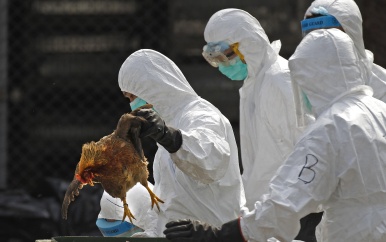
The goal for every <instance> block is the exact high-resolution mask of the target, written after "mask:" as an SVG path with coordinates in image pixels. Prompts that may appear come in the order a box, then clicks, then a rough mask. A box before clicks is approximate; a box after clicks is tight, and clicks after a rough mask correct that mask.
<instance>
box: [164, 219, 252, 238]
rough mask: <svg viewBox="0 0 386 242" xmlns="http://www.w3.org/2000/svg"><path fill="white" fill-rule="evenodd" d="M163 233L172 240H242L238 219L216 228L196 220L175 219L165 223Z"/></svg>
mask: <svg viewBox="0 0 386 242" xmlns="http://www.w3.org/2000/svg"><path fill="white" fill-rule="evenodd" d="M165 226H166V230H165V231H164V234H165V235H166V238H167V239H168V240H171V241H172V242H193V241H194V242H206V241H208V242H209V241H211V242H213V241H214V242H220V241H223V242H244V241H245V240H244V237H243V236H242V234H241V231H240V227H239V220H238V219H236V220H232V221H229V222H228V223H225V224H223V225H222V226H221V227H220V228H216V227H214V226H212V225H209V224H207V223H204V222H200V221H197V220H193V221H192V220H177V221H172V222H169V223H167V224H166V225H165Z"/></svg>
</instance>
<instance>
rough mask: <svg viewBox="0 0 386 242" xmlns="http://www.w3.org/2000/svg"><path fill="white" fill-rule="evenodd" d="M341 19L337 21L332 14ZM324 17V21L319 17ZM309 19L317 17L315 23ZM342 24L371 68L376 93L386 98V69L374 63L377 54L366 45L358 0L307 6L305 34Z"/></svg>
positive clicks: (322, 1) (325, 0)
mask: <svg viewBox="0 0 386 242" xmlns="http://www.w3.org/2000/svg"><path fill="white" fill-rule="evenodd" d="M331 17H334V18H336V20H337V21H338V23H337V24H338V25H336V22H335V21H334V22H333V23H332V22H331V21H330V20H329V18H331ZM322 19H324V21H319V20H322ZM309 21H313V23H316V24H312V26H311V25H310V24H309ZM332 27H334V28H339V29H341V30H343V31H344V32H346V34H348V35H349V36H350V37H351V39H352V40H353V41H354V44H355V48H356V50H357V52H358V54H359V56H360V59H361V63H362V64H363V65H365V66H367V67H366V68H367V69H370V71H369V73H368V75H369V78H368V81H367V82H366V85H369V86H371V87H372V88H373V91H374V95H373V96H374V97H375V98H378V99H379V100H382V101H384V102H386V70H385V69H384V68H383V67H381V66H379V65H377V64H375V63H373V61H374V55H373V53H372V52H371V51H369V50H366V49H365V45H364V41H363V30H362V15H361V12H360V10H359V7H358V5H357V4H356V3H355V1H354V0H315V1H313V2H312V3H311V5H310V7H309V8H308V9H307V11H306V13H305V15H304V20H303V21H302V32H303V35H305V34H307V33H308V32H310V31H312V30H314V29H320V28H332Z"/></svg>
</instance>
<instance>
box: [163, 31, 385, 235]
mask: <svg viewBox="0 0 386 242" xmlns="http://www.w3.org/2000/svg"><path fill="white" fill-rule="evenodd" d="M289 67H290V71H291V79H292V81H293V84H294V86H295V87H296V90H300V91H299V92H296V93H297V94H299V95H297V96H295V99H296V100H297V102H296V103H297V104H298V105H299V106H297V108H299V109H300V110H306V109H305V108H306V105H304V104H305V100H306V99H305V97H307V98H308V101H309V103H310V104H311V110H312V113H313V114H314V115H315V117H316V120H315V122H314V123H312V124H310V125H309V126H308V127H307V129H306V130H305V132H304V133H303V134H302V136H301V137H300V139H299V141H298V143H297V144H296V146H295V148H294V150H293V152H292V153H291V154H290V155H289V157H288V159H287V160H286V161H285V162H284V164H283V165H282V166H281V167H280V168H279V169H278V171H277V173H276V174H275V176H274V178H273V179H272V180H271V182H270V191H269V193H268V194H266V195H265V196H264V200H262V201H259V202H257V203H256V204H255V210H253V211H251V212H248V213H245V214H243V215H242V216H241V217H240V218H239V219H237V220H233V221H230V222H228V223H225V224H223V225H222V226H221V227H218V228H217V227H215V226H211V225H209V224H207V223H203V222H200V221H191V220H180V221H172V222H170V223H168V224H167V225H166V227H167V228H168V229H166V230H165V231H164V233H165V234H166V238H168V239H170V240H171V241H173V242H180V241H184V242H187V241H224V242H228V241H229V242H230V241H232V242H237V241H245V240H248V241H260V242H261V241H267V239H268V238H271V237H275V238H276V239H278V240H280V241H282V242H286V241H291V240H292V239H293V238H294V237H295V235H296V234H297V233H298V230H299V219H300V218H301V217H302V216H304V215H305V214H307V213H310V212H313V211H315V210H317V209H318V208H321V209H322V210H323V211H324V215H323V219H322V222H321V223H320V225H319V226H320V227H321V234H320V235H319V237H318V240H317V241H319V242H327V241H350V242H363V241H366V242H367V241H368V242H381V241H386V138H385V136H386V104H385V103H384V102H382V101H380V100H378V99H376V98H373V97H372V89H371V87H369V86H366V85H364V84H365V82H366V78H367V75H366V74H365V73H366V72H365V71H364V70H363V65H361V64H360V57H359V55H358V54H357V52H356V49H355V47H354V43H353V41H352V40H351V38H350V37H349V36H348V35H347V34H345V33H344V32H343V31H340V30H338V29H321V30H315V31H312V32H311V33H309V34H308V35H307V36H306V37H305V38H304V39H303V40H302V42H301V43H300V44H299V46H298V47H297V49H296V51H295V53H294V54H293V55H292V56H291V58H290V59H289ZM294 90H295V89H294ZM301 104H303V105H302V106H300V105H301ZM303 115H304V114H303ZM303 117H304V116H303ZM299 118H301V116H299ZM206 238H208V239H206ZM227 238H231V240H229V239H227Z"/></svg>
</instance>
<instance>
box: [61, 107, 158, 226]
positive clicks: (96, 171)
mask: <svg viewBox="0 0 386 242" xmlns="http://www.w3.org/2000/svg"><path fill="white" fill-rule="evenodd" d="M151 107H152V106H151V105H150V104H147V105H145V106H143V107H141V108H151ZM137 111H138V109H137V110H134V111H133V112H131V113H127V114H124V115H122V116H121V118H120V120H119V122H118V125H117V128H116V130H115V131H114V132H113V133H111V134H110V135H107V136H105V137H103V138H101V139H100V140H99V141H98V142H90V143H86V144H84V145H83V147H82V154H81V157H80V161H79V163H78V164H77V166H76V170H75V175H74V179H73V180H72V182H71V183H70V185H69V186H68V188H67V191H66V194H65V197H64V200H63V204H62V218H63V219H67V211H68V206H69V205H70V203H71V201H74V200H75V196H78V195H79V189H82V187H83V185H87V184H89V185H91V186H93V185H94V183H101V185H102V187H103V188H104V190H105V191H106V192H107V193H108V194H110V195H111V196H112V197H116V198H120V199H121V200H122V202H123V204H124V215H123V218H122V221H124V220H125V218H126V216H127V217H128V218H129V219H130V221H132V218H134V219H135V217H134V215H133V214H132V213H131V212H130V209H129V206H128V204H127V202H126V192H127V191H128V190H129V189H131V188H132V187H133V186H134V185H135V184H137V182H140V183H141V184H142V185H143V186H144V187H145V188H146V189H147V191H148V192H149V194H150V197H151V201H152V207H153V206H154V204H156V206H157V208H158V209H159V205H158V202H161V203H163V201H162V200H161V199H160V198H158V197H157V196H156V195H155V194H154V193H153V192H152V190H151V189H150V188H149V187H148V185H147V179H148V176H149V171H148V169H147V164H148V162H147V160H146V158H145V156H144V153H143V150H142V144H141V140H140V139H139V132H140V128H141V124H142V123H143V122H146V120H145V119H143V118H142V117H137V116H136V112H137Z"/></svg>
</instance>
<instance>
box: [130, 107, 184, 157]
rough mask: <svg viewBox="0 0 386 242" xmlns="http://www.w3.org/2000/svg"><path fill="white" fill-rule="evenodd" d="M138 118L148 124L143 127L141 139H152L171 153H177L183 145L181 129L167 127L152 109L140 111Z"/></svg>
mask: <svg viewBox="0 0 386 242" xmlns="http://www.w3.org/2000/svg"><path fill="white" fill-rule="evenodd" d="M137 116H139V117H143V118H144V119H145V120H146V122H145V123H144V124H143V125H142V127H141V133H140V137H141V138H143V137H150V138H152V139H153V140H155V141H156V142H157V143H159V144H160V145H162V146H163V147H164V148H165V149H166V150H167V151H168V152H169V153H174V152H176V151H177V150H178V149H179V148H180V147H181V145H182V135H181V131H180V130H179V129H175V128H173V127H170V126H167V125H166V124H165V121H164V120H163V119H162V118H161V117H160V116H159V115H158V113H157V112H155V111H154V110H152V109H140V110H139V111H138V112H137Z"/></svg>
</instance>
